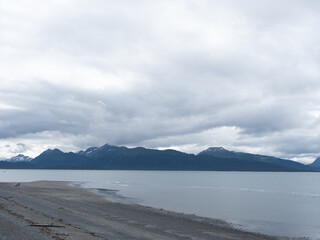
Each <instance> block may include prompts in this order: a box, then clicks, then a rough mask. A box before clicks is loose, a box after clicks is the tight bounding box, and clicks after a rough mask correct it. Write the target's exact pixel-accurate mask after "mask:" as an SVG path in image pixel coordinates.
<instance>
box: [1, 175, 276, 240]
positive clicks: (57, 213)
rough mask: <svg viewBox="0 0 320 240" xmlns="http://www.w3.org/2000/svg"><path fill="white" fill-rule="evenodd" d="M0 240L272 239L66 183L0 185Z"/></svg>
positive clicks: (221, 222)
mask: <svg viewBox="0 0 320 240" xmlns="http://www.w3.org/2000/svg"><path fill="white" fill-rule="evenodd" d="M0 239H1V240H4V239H10V240H11V239H25V240H28V239H30V240H31V239H33V240H37V239H75V240H88V239H89V240H90V239H93V240H97V239H107V240H138V239H139V240H143V239H161V240H177V239H192V240H197V239H199V240H200V239H201V240H206V239H208V240H209V239H210V240H213V239H217V240H227V239H228V240H229V239H230V240H231V239H233V240H236V239H245V240H250V239H276V238H275V237H269V236H265V235H260V234H256V233H249V232H244V231H240V230H237V229H235V228H233V227H232V226H231V225H229V224H228V223H226V222H224V221H221V220H214V219H207V218H201V217H197V216H194V215H185V214H179V213H173V212H167V211H164V210H159V209H154V208H149V207H143V206H138V205H128V204H121V203H113V202H109V201H107V200H106V199H105V197H104V196H101V195H97V194H95V193H93V192H90V191H89V190H87V189H83V188H79V187H73V186H70V184H69V183H68V182H46V181H41V182H32V183H21V185H20V186H16V184H15V183H1V184H0Z"/></svg>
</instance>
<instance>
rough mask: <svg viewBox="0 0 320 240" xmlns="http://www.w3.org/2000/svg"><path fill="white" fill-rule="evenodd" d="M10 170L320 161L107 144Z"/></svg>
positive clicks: (10, 163) (243, 166)
mask: <svg viewBox="0 0 320 240" xmlns="http://www.w3.org/2000/svg"><path fill="white" fill-rule="evenodd" d="M0 168H7V169H8V168H10V169H106V170H186V171H191V170H194V171H274V172H313V171H320V158H318V159H317V160H316V161H315V162H314V163H312V164H310V165H304V164H301V163H298V162H294V161H291V160H286V159H281V158H276V157H271V156H265V155H257V154H250V153H242V152H233V151H228V150H226V149H224V148H222V147H211V148H208V149H207V150H204V151H202V152H200V153H199V154H197V155H195V154H188V153H184V152H179V151H176V150H170V149H169V150H156V149H147V148H143V147H136V148H127V147H118V146H112V145H109V144H106V145H104V146H102V147H91V148H88V149H87V150H83V151H79V152H76V153H74V152H68V153H65V152H62V151H61V150H59V149H53V150H51V149H49V150H46V151H44V152H43V153H41V154H40V155H39V156H37V157H36V158H34V159H31V158H29V157H26V156H23V155H18V156H17V157H15V158H11V159H9V160H6V161H1V162H0Z"/></svg>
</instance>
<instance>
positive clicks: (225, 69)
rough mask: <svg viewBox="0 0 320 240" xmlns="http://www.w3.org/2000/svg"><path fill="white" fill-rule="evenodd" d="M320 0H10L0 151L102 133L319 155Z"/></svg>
mask: <svg viewBox="0 0 320 240" xmlns="http://www.w3.org/2000/svg"><path fill="white" fill-rule="evenodd" d="M319 12H320V1H317V0H269V1H256V0H224V1H220V0H219V1H218V0H217V1H216V0H208V1H207V0H161V1H154V0H136V1H132V0H46V1H40V0H21V1H19V0H10V1H0V73H1V74H0V158H8V157H12V156H15V155H17V154H25V155H28V156H31V157H35V156H37V155H38V154H40V153H41V152H42V151H44V150H46V149H48V148H59V149H61V150H63V151H78V150H80V149H86V148H88V147H90V146H101V145H104V144H106V143H109V144H112V145H119V146H120V145H121V146H128V147H135V146H143V147H147V148H157V149H166V148H171V149H176V150H180V151H184V152H188V153H198V152H200V151H202V150H204V149H206V148H208V147H211V146H222V147H224V148H226V149H229V150H233V151H244V152H250V153H257V154H266V155H273V156H277V157H283V158H288V159H292V160H296V161H300V162H303V163H309V162H312V161H313V160H314V159H315V158H316V157H318V156H320V67H319V64H320V44H319V43H320V31H319V29H320V15H319Z"/></svg>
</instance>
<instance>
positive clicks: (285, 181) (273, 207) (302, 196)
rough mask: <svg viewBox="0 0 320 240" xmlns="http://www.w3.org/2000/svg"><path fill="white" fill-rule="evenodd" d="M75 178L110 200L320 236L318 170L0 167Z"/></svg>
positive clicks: (22, 174) (22, 176)
mask: <svg viewBox="0 0 320 240" xmlns="http://www.w3.org/2000/svg"><path fill="white" fill-rule="evenodd" d="M37 180H59V181H74V182H75V183H77V184H79V185H81V186H83V187H87V188H91V189H95V191H97V192H99V193H102V194H105V195H106V196H107V197H108V199H109V200H113V201H121V202H127V203H138V204H142V205H147V206H153V207H157V208H164V209H167V210H172V211H176V212H184V213H191V214H197V215H199V216H204V217H211V218H219V219H224V220H227V221H229V222H232V223H234V224H237V225H238V226H240V227H241V228H242V229H247V230H250V231H256V232H261V233H266V234H272V235H281V236H291V237H310V238H311V239H320V230H319V229H320V174H319V173H261V172H202V171H201V172H198V171H186V172H185V171H95V170H0V181H1V182H26V181H37Z"/></svg>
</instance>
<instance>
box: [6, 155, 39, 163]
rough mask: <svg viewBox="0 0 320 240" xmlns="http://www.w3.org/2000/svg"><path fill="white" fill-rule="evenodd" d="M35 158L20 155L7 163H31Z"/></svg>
mask: <svg viewBox="0 0 320 240" xmlns="http://www.w3.org/2000/svg"><path fill="white" fill-rule="evenodd" d="M32 159H33V158H31V157H28V156H25V155H23V154H19V155H17V156H15V157H12V158H9V159H7V160H6V161H7V162H29V161H31V160H32Z"/></svg>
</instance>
